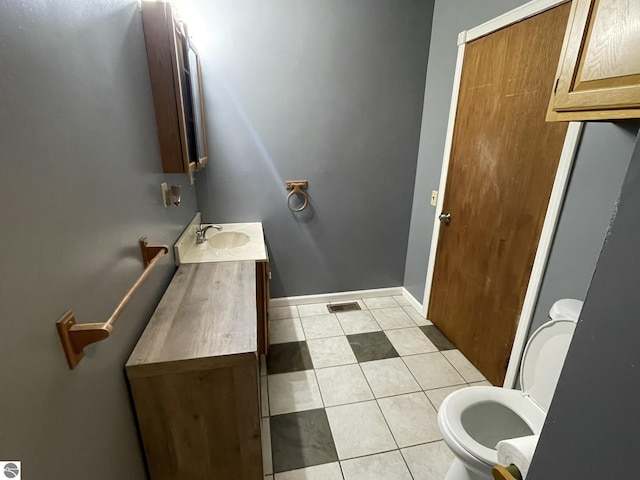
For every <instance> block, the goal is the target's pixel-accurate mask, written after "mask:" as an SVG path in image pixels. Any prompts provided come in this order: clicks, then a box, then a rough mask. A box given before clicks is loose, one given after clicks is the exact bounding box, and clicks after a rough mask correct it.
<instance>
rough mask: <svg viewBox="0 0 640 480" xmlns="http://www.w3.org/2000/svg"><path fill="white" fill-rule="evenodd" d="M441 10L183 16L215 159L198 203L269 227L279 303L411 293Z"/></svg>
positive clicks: (372, 8)
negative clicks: (293, 205)
mask: <svg viewBox="0 0 640 480" xmlns="http://www.w3.org/2000/svg"><path fill="white" fill-rule="evenodd" d="M432 3H433V2H432V1H430V0H421V1H420V0H401V1H394V2H390V1H388V0H350V1H348V2H345V1H343V0H329V1H321V2H319V1H316V0H300V1H298V2H295V4H291V2H288V1H285V0H273V1H270V2H268V3H265V2H260V1H258V0H241V1H234V2H228V1H221V0H217V1H211V2H209V1H204V0H202V1H200V2H196V5H195V7H194V8H193V9H192V10H191V11H193V12H196V15H194V17H193V18H190V17H188V16H187V15H185V17H186V18H187V20H189V25H190V31H191V32H192V33H193V35H194V37H195V39H196V40H197V41H198V46H199V50H200V52H201V56H202V64H203V77H204V84H205V87H206V91H205V108H206V118H207V122H208V127H207V128H208V135H209V148H210V157H211V165H210V167H209V168H208V169H207V178H206V182H202V181H200V180H198V182H197V192H198V205H199V207H200V209H201V210H202V213H203V219H204V220H205V221H208V222H242V221H257V220H260V221H262V222H264V226H265V230H266V235H267V240H268V242H269V245H270V249H271V261H272V268H273V279H272V296H274V297H280V296H291V295H303V294H314V293H324V292H335V291H345V290H358V289H368V288H378V287H392V286H400V285H402V282H403V277H404V264H405V258H406V246H407V235H408V232H409V217H410V212H411V201H412V195H413V185H414V175H415V167H416V156H417V150H418V138H419V131H420V116H421V112H422V99H423V93H424V79H425V71H426V61H427V52H428V48H429V36H430V26H431V13H432ZM295 179H308V180H309V190H308V193H309V197H310V199H311V206H310V207H309V208H308V210H307V211H305V212H303V213H300V214H292V213H291V212H289V210H288V209H287V207H286V205H285V197H286V195H287V192H286V191H285V189H284V181H285V180H295Z"/></svg>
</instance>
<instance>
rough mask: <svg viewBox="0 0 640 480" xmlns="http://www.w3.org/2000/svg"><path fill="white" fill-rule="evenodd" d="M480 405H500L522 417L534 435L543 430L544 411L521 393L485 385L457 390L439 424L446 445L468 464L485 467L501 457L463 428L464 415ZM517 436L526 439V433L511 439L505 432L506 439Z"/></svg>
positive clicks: (497, 418)
mask: <svg viewBox="0 0 640 480" xmlns="http://www.w3.org/2000/svg"><path fill="white" fill-rule="evenodd" d="M481 404H497V405H501V406H503V407H506V408H507V409H508V410H510V411H511V412H513V413H514V414H515V415H517V416H518V417H520V419H521V420H522V421H523V422H524V423H525V424H526V425H527V426H528V427H529V428H530V429H531V431H532V432H533V433H534V434H538V433H540V431H541V430H542V425H543V423H544V418H545V412H544V411H543V410H542V409H541V408H540V407H538V406H537V405H536V404H535V403H534V402H532V401H531V399H530V398H529V397H528V396H527V395H526V394H524V393H523V392H521V391H520V390H510V389H506V388H500V387H486V386H477V387H469V388H463V389H461V390H456V391H455V392H453V393H451V394H450V395H449V396H448V397H447V398H446V399H445V400H444V402H442V405H441V406H440V410H439V412H438V424H439V426H440V431H441V432H442V434H443V437H445V440H446V441H447V444H449V446H450V447H452V449H454V451H456V453H457V454H458V455H459V456H464V457H467V461H471V460H473V459H476V460H479V461H481V462H482V463H484V464H485V465H496V464H497V463H498V454H497V452H496V450H495V448H489V447H486V446H484V445H482V444H481V443H479V442H478V441H476V439H474V438H473V437H471V435H470V434H469V433H468V432H467V429H466V428H465V426H464V425H463V420H462V419H463V412H464V411H465V410H467V409H469V408H471V407H474V406H476V405H481ZM485 421H488V422H500V421H501V418H500V415H499V414H497V415H496V416H495V417H494V418H493V419H485ZM518 436H523V434H522V433H518V432H514V434H513V435H511V436H509V434H508V433H506V435H505V437H504V438H513V437H518ZM455 447H458V448H455ZM469 457H471V458H469Z"/></svg>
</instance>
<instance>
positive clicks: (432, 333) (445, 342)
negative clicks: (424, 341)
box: [419, 325, 456, 350]
mask: <svg viewBox="0 0 640 480" xmlns="http://www.w3.org/2000/svg"><path fill="white" fill-rule="evenodd" d="M419 328H420V330H422V333H424V334H425V335H426V336H427V338H428V339H429V340H431V343H433V344H434V345H435V346H436V347H437V348H438V350H454V349H455V348H456V346H455V345H454V344H453V343H451V342H450V341H449V339H448V338H447V337H445V336H444V333H442V332H441V331H440V330H438V327H436V326H435V325H424V326H422V327H419Z"/></svg>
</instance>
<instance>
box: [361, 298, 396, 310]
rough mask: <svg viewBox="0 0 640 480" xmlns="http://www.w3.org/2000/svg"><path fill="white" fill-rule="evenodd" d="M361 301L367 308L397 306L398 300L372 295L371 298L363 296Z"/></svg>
mask: <svg viewBox="0 0 640 480" xmlns="http://www.w3.org/2000/svg"><path fill="white" fill-rule="evenodd" d="M362 301H363V302H364V304H365V305H366V306H367V308H369V309H374V308H388V307H397V306H398V302H396V301H395V300H394V299H393V297H373V298H363V299H362Z"/></svg>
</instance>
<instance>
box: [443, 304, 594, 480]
mask: <svg viewBox="0 0 640 480" xmlns="http://www.w3.org/2000/svg"><path fill="white" fill-rule="evenodd" d="M581 309H582V302H581V301H580V300H573V299H568V298H565V299H562V300H558V301H557V302H556V303H554V304H553V306H552V307H551V310H550V311H549V317H550V318H551V321H549V322H547V323H545V324H544V325H542V326H541V327H540V328H538V329H537V330H536V331H535V332H534V333H533V335H532V336H531V338H530V339H529V341H528V342H527V346H526V347H525V350H524V354H523V356H522V362H521V366H520V385H521V388H522V390H511V389H506V388H501V387H469V388H463V389H461V390H457V391H455V392H453V393H452V394H450V395H449V396H448V397H447V398H446V399H445V400H444V402H442V405H441V406H440V410H439V411H438V426H439V427H440V432H441V433H442V437H443V439H444V441H445V442H446V444H447V445H448V446H449V448H450V449H451V450H452V451H453V453H454V454H455V459H454V461H453V464H452V465H451V468H450V469H449V471H448V473H447V476H446V477H445V480H491V479H492V478H493V477H492V476H491V469H492V468H493V466H494V465H496V464H497V463H498V455H497V452H496V449H495V448H496V444H497V443H498V442H499V441H500V440H505V439H508V438H515V437H523V436H526V435H532V434H539V433H540V431H541V430H542V425H543V423H544V419H545V416H546V414H547V410H548V408H549V405H550V404H551V399H552V398H553V393H554V391H555V389H556V383H557V382H558V377H559V376H560V371H561V370H562V366H563V365H564V358H565V356H566V354H567V350H568V349H569V344H570V343H571V338H572V337H573V331H574V329H575V326H576V322H577V320H578V317H579V315H580V310H581Z"/></svg>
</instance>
